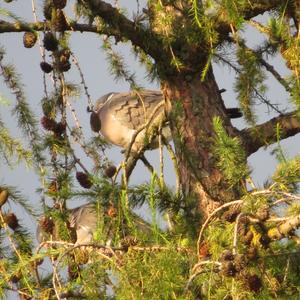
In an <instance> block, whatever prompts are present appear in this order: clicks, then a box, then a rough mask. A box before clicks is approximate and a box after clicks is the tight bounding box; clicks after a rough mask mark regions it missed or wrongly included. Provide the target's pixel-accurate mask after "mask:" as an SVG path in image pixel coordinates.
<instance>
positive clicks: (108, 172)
mask: <svg viewBox="0 0 300 300" xmlns="http://www.w3.org/2000/svg"><path fill="white" fill-rule="evenodd" d="M116 171H117V168H116V167H115V166H114V165H108V166H107V167H106V168H105V170H104V173H105V176H107V177H108V178H112V177H113V176H114V175H115V174H116Z"/></svg>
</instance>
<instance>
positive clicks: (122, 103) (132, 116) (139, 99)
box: [90, 90, 242, 151]
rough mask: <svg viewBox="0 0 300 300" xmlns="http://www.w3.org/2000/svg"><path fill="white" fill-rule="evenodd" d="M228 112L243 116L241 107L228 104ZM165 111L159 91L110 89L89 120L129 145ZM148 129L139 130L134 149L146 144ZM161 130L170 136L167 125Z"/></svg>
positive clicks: (153, 145)
mask: <svg viewBox="0 0 300 300" xmlns="http://www.w3.org/2000/svg"><path fill="white" fill-rule="evenodd" d="M220 92H221V91H220ZM226 112H227V114H228V116H229V117H230V118H239V117H241V116H242V114H241V111H240V110H239V109H238V108H227V109H226ZM162 114H164V98H163V95H162V93H161V92H160V91H152V90H142V91H139V92H126V93H109V94H106V95H104V96H102V97H101V98H100V99H98V100H97V103H96V105H95V109H94V112H93V113H92V114H91V117H90V124H91V128H92V130H93V131H95V132H100V133H101V134H102V135H103V136H104V137H105V138H106V139H107V140H108V141H109V142H110V143H112V144H114V145H117V146H120V147H122V148H127V147H128V146H129V144H130V143H131V141H132V138H133V137H134V135H135V133H136V131H137V130H140V129H141V128H142V127H143V126H144V127H146V126H145V125H151V123H154V122H155V121H156V120H157V118H159V117H161V116H162ZM150 118H152V119H151V120H150ZM148 123H149V124H148ZM146 130H147V129H146V128H144V129H143V130H141V132H140V133H139V134H138V137H139V138H137V139H136V141H135V142H134V143H133V145H132V150H133V151H137V150H138V149H140V147H141V146H143V142H144V141H145V140H146V139H145V134H146ZM162 134H163V136H164V137H165V138H166V140H168V141H169V140H171V131H170V128H169V126H168V125H165V126H164V127H163V131H162ZM157 147H158V141H157V139H154V141H153V142H152V143H151V144H150V145H149V148H151V149H154V148H157Z"/></svg>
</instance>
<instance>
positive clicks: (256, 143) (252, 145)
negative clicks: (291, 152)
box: [240, 112, 300, 156]
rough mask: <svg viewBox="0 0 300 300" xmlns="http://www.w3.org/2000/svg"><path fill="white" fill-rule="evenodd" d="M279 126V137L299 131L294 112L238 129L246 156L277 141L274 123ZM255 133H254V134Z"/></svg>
mask: <svg viewBox="0 0 300 300" xmlns="http://www.w3.org/2000/svg"><path fill="white" fill-rule="evenodd" d="M277 124H278V125H279V126H280V128H281V131H282V133H281V136H280V138H281V139H286V138H288V137H290V136H294V135H296V134H297V133H299V132H300V119H299V117H298V116H296V113H295V112H290V113H287V114H284V115H280V116H278V117H275V118H273V119H271V120H269V121H267V122H265V123H263V124H260V125H257V126H254V127H251V128H246V129H243V130H242V131H240V136H241V138H242V141H243V144H244V146H245V149H246V154H247V156H249V155H251V154H252V153H255V152H256V151H257V150H258V149H259V148H260V147H263V146H268V145H270V144H273V143H275V142H276V141H277V136H276V125H277ZM254 133H255V134H254Z"/></svg>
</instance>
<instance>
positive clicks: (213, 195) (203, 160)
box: [162, 70, 239, 217]
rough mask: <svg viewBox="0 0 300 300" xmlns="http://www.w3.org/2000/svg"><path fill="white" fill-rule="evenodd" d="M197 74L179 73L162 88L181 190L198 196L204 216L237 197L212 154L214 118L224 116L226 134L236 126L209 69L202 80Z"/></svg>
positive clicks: (235, 190) (232, 133) (200, 209)
mask: <svg viewBox="0 0 300 300" xmlns="http://www.w3.org/2000/svg"><path fill="white" fill-rule="evenodd" d="M199 78H200V75H199V77H196V78H194V79H193V80H191V81H186V80H184V78H182V77H181V76H180V75H179V76H178V77H175V78H174V77H173V78H172V79H170V80H168V81H165V82H164V83H163V84H162V90H163V92H164V95H165V98H166V109H167V113H168V115H169V119H170V122H171V130H172V134H173V139H174V144H175V149H176V156H177V159H178V166H179V174H180V181H181V186H182V190H183V193H184V194H185V195H187V194H191V193H192V194H193V195H194V196H196V197H197V198H198V199H199V211H200V212H201V213H202V214H203V215H204V216H205V217H206V216H207V215H208V214H209V213H210V212H211V211H212V210H213V209H215V208H216V207H217V206H219V205H220V204H222V203H225V202H228V201H231V200H233V199H236V198H237V197H238V196H239V193H238V190H237V189H235V188H232V189H230V188H229V186H228V185H227V183H226V181H225V180H224V177H223V175H222V173H221V171H220V170H219V169H218V168H217V166H216V159H215V157H214V154H213V151H212V148H213V144H214V141H213V138H214V128H213V118H214V117H216V116H219V117H220V118H221V119H222V120H223V125H224V126H225V128H226V130H227V132H228V134H230V135H235V133H236V129H235V128H234V127H233V126H232V125H231V123H230V120H229V119H228V117H227V115H226V109H225V106H224V104H223V101H222V99H221V96H220V93H219V88H218V86H217V84H216V81H215V78H214V75H213V72H212V70H210V71H209V72H208V74H207V77H206V80H205V81H204V82H201V81H200V79H199Z"/></svg>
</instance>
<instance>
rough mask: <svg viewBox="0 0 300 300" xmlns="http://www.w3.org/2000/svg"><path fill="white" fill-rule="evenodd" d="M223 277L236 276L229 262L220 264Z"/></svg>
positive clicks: (231, 263) (232, 265) (234, 269)
mask: <svg viewBox="0 0 300 300" xmlns="http://www.w3.org/2000/svg"><path fill="white" fill-rule="evenodd" d="M221 271H222V273H223V275H225V276H230V277H233V276H235V274H236V268H235V265H234V264H233V262H231V261H225V262H223V263H222V269H221Z"/></svg>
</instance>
